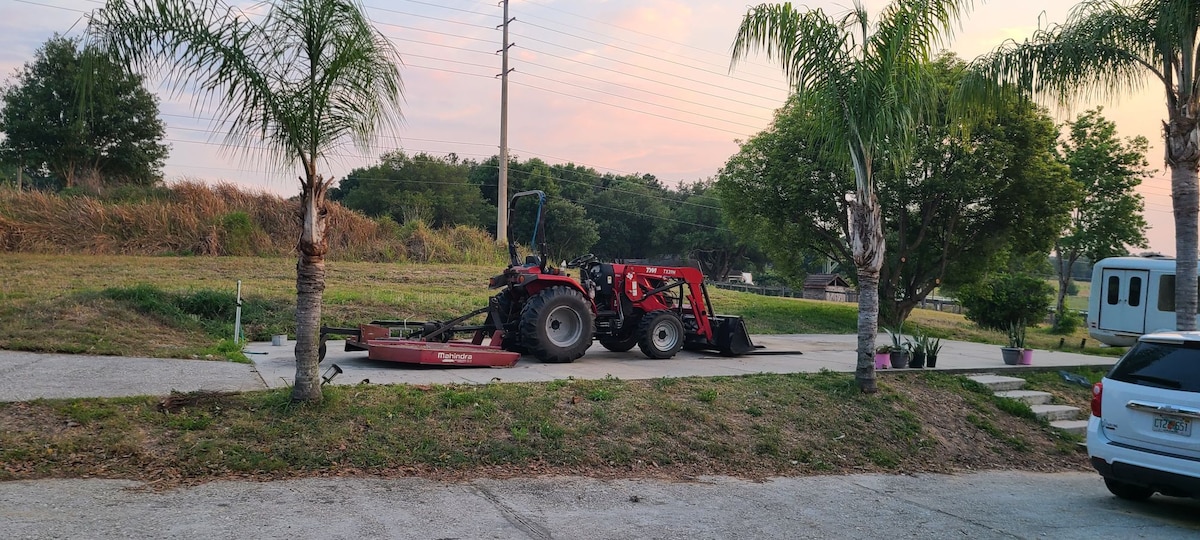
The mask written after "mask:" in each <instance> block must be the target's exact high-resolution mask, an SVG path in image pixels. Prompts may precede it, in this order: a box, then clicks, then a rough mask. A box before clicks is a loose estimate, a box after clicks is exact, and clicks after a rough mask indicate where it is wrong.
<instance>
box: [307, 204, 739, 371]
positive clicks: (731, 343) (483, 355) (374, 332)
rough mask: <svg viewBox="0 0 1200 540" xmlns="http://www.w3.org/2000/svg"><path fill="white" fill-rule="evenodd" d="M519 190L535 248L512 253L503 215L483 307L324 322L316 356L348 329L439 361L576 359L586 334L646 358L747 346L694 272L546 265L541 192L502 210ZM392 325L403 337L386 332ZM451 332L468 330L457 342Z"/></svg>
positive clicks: (392, 349)
mask: <svg viewBox="0 0 1200 540" xmlns="http://www.w3.org/2000/svg"><path fill="white" fill-rule="evenodd" d="M524 197H537V218H536V220H535V224H534V234H533V242H532V243H533V244H535V245H536V246H537V249H538V254H537V255H529V256H527V257H526V258H525V260H524V261H521V260H520V258H519V257H518V255H517V243H516V241H515V239H514V238H513V234H512V229H513V227H512V224H511V221H510V224H509V228H508V229H509V230H508V231H507V232H508V251H509V257H510V264H509V266H508V268H505V269H504V273H502V274H500V275H498V276H495V277H493V278H491V279H490V280H489V283H488V287H489V288H491V289H499V292H497V293H496V294H495V295H494V296H492V297H491V299H490V300H489V301H488V305H487V307H484V308H480V309H478V310H475V311H473V312H471V313H468V314H466V315H463V316H461V317H458V318H456V319H454V320H451V321H447V322H440V321H431V322H423V323H414V322H401V321H373V322H372V323H370V324H365V325H361V326H360V327H359V328H357V329H347V328H322V329H321V332H322V335H321V343H322V346H321V351H322V357H324V350H325V349H324V341H325V337H326V335H328V334H345V335H347V339H346V349H347V350H366V351H367V357H368V358H371V359H373V360H386V361H394V362H404V363H415V364H440V365H477V366H511V365H513V364H515V363H516V361H517V359H519V358H520V355H521V354H526V355H529V356H532V357H534V358H537V359H538V360H540V361H542V362H554V363H561V362H574V361H575V359H577V358H579V357H581V356H583V354H584V352H585V351H587V349H588V347H590V346H591V345H592V341H593V340H596V341H599V342H600V345H602V346H603V347H604V348H606V349H608V350H610V351H616V352H625V351H628V350H630V349H632V348H633V347H634V346H635V345H636V346H637V347H638V348H639V349H641V351H642V353H643V354H645V355H646V356H648V357H650V358H670V357H672V356H675V353H677V352H679V350H680V349H685V348H686V349H691V350H713V351H716V352H718V353H720V354H723V355H729V356H733V355H741V354H746V353H748V352H750V351H752V350H754V348H755V346H754V344H753V343H751V342H750V335H749V334H748V333H747V332H746V325H745V322H744V321H743V320H742V318H741V317H737V316H731V315H717V314H715V313H714V312H713V311H712V302H711V301H710V300H709V297H708V289H707V288H706V287H705V285H704V275H703V274H702V273H701V272H700V271H699V270H698V269H695V268H688V267H664V266H651V265H635V264H618V263H604V262H600V261H599V260H598V259H597V258H596V257H595V256H594V255H591V254H588V255H583V256H580V257H576V258H575V259H574V260H572V261H570V262H568V263H566V267H567V268H577V269H579V279H575V278H572V277H570V276H568V275H566V273H564V272H563V271H562V270H560V269H558V268H553V267H551V266H549V265H548V257H547V253H546V244H545V225H544V220H543V215H542V210H543V207H544V206H545V200H546V194H545V193H543V192H541V191H523V192H521V193H517V194H515V195H513V196H512V197H511V198H510V199H509V215H512V214H513V213H514V212H515V210H516V206H517V202H518V200H520V199H522V198H524ZM480 315H486V318H485V320H484V321H483V323H482V324H474V325H472V324H466V321H468V320H470V319H471V318H473V317H478V316H480ZM414 327H415V328H416V329H415V330H413V329H412V328H414ZM393 331H399V332H400V333H401V334H402V336H403V337H393V336H392V333H393ZM455 334H470V335H471V336H472V337H471V340H470V341H456V340H453V337H454V335H455Z"/></svg>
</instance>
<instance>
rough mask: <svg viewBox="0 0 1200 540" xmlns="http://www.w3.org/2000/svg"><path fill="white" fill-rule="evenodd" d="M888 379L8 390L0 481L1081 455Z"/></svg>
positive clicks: (0, 432)
mask: <svg viewBox="0 0 1200 540" xmlns="http://www.w3.org/2000/svg"><path fill="white" fill-rule="evenodd" d="M880 387H881V391H880V393H878V394H876V395H862V394H860V393H859V392H858V390H857V388H856V387H855V384H854V381H853V378H852V376H851V375H850V374H839V373H829V372H824V373H814V374H796V375H752V376H741V377H711V378H682V379H673V378H664V379H657V380H649V381H624V380H619V379H615V378H608V379H604V380H595V381H584V380H570V379H569V380H557V381H552V382H548V383H505V384H491V385H483V386H428V387H426V386H409V385H401V386H386V387H385V386H350V387H326V389H325V396H326V398H325V401H324V402H323V403H321V404H319V405H310V406H298V405H293V404H291V403H290V402H289V396H288V393H287V392H286V391H284V390H277V391H264V392H250V393H245V394H240V395H225V396H213V395H177V396H172V397H170V398H168V399H166V400H163V401H160V400H159V399H157V398H126V399H77V400H53V401H50V400H39V401H34V402H26V403H10V404H0V463H2V464H3V465H2V468H0V479H7V480H12V479H27V478H44V477H79V476H92V477H119V478H132V479H138V480H144V481H152V482H158V481H161V482H164V483H165V484H175V483H178V482H194V481H203V480H209V479H215V478H222V477H229V476H249V477H256V478H262V479H269V478H283V477H294V476H309V475H355V474H370V475H389V474H396V475H413V474H416V475H426V476H437V477H459V476H461V477H469V476H473V475H479V474H487V475H491V476H508V475H520V474H583V475H588V476H600V477H606V476H654V477H669V478H691V477H694V476H696V475H701V474H728V475H736V476H743V477H751V478H757V477H765V476H772V475H804V474H829V473H844V472H869V471H880V472H888V471H891V472H897V471H903V472H909V473H912V472H920V471H931V472H932V471H936V472H951V471H956V470H974V469H998V468H999V469H1003V468H1019V469H1025V470H1043V471H1044V470H1081V469H1086V466H1087V465H1086V460H1085V459H1084V457H1083V456H1082V455H1080V454H1078V453H1077V452H1076V451H1075V448H1074V447H1075V444H1076V443H1077V442H1078V439H1077V438H1076V437H1072V436H1066V435H1062V434H1060V433H1058V432H1057V431H1056V430H1053V429H1050V428H1048V427H1047V426H1045V425H1044V424H1042V423H1039V422H1037V421H1034V420H1031V419H1029V418H1028V416H1029V414H1030V413H1029V410H1028V407H1023V406H1013V405H1012V404H1011V403H1009V404H1001V401H1000V400H998V399H997V398H995V397H994V396H992V395H991V394H990V393H989V392H988V391H987V390H985V389H983V388H982V387H981V386H979V385H977V384H974V383H971V382H969V381H967V380H965V379H962V378H959V377H953V376H950V375H945V374H940V373H936V372H928V373H920V374H917V373H913V374H890V375H889V376H887V377H884V378H883V379H882V380H881V384H880ZM1065 390H1066V391H1068V392H1072V391H1073V392H1075V393H1078V394H1086V393H1087V392H1088V390H1087V389H1083V388H1075V389H1071V388H1066V389H1065Z"/></svg>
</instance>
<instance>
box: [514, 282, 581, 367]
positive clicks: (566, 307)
mask: <svg viewBox="0 0 1200 540" xmlns="http://www.w3.org/2000/svg"><path fill="white" fill-rule="evenodd" d="M593 321H594V316H593V315H592V310H591V309H588V305H587V302H586V301H584V299H583V295H582V294H580V293H579V291H576V290H574V289H571V288H568V287H551V288H549V289H546V290H543V291H542V292H540V293H538V294H536V295H533V296H531V297H530V298H529V300H528V301H527V302H526V303H525V307H524V308H523V309H522V310H521V345H522V346H523V347H524V348H525V349H526V352H527V353H528V354H530V355H532V356H533V357H534V358H537V359H538V360H541V361H542V362H546V363H550V364H562V363H567V362H574V361H575V359H576V358H579V357H580V356H583V353H584V352H586V351H587V349H588V347H590V346H591V345H592V333H593V331H594V330H593V328H592V323H593Z"/></svg>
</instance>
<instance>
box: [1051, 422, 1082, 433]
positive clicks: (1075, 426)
mask: <svg viewBox="0 0 1200 540" xmlns="http://www.w3.org/2000/svg"><path fill="white" fill-rule="evenodd" d="M1050 427H1053V428H1057V429H1059V430H1062V431H1065V432H1067V433H1074V434H1076V435H1086V434H1087V427H1088V421H1087V420H1055V421H1053V422H1050Z"/></svg>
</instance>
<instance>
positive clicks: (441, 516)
mask: <svg viewBox="0 0 1200 540" xmlns="http://www.w3.org/2000/svg"><path fill="white" fill-rule="evenodd" d="M0 531H3V536H4V537H5V538H38V539H41V538H72V539H74V538H186V539H189V540H191V539H195V538H205V539H209V538H238V539H241V538H288V539H305V538H314V539H318V538H319V539H332V538H353V539H360V538H421V539H452V538H453V539H468V538H470V539H476V538H494V539H532V540H549V539H553V538H558V539H568V538H570V539H629V538H661V539H707V538H712V539H737V538H743V539H748V538H755V539H757V538H771V539H784V538H788V539H790V538H887V539H895V538H923V539H924V538H955V539H963V538H970V539H973V540H974V539H990V538H1051V539H1056V540H1059V539H1073V538H1078V539H1087V540H1094V539H1097V538H1120V539H1130V538H1155V539H1173V538H1180V539H1183V538H1188V539H1194V538H1197V537H1198V536H1200V501H1194V500H1188V499H1174V498H1170V497H1162V496H1155V497H1154V498H1153V499H1151V500H1150V501H1149V502H1146V503H1130V502H1128V501H1122V500H1119V499H1116V498H1114V497H1112V496H1111V495H1109V494H1108V492H1107V491H1106V490H1105V489H1104V485H1103V483H1102V482H1101V480H1100V478H1099V476H1097V475H1095V474H1089V473H1062V474H1035V473H1024V472H984V473H977V474H963V475H954V476H945V475H921V476H891V475H852V476H827V477H804V478H780V479H775V480H770V481H766V482H749V481H744V480H736V479H730V478H700V479H697V480H696V481H694V482H689V483H678V482H661V481H653V480H616V481H602V480H594V479H587V478H576V477H570V478H531V479H510V480H495V479H478V480H474V481H470V482H465V483H446V482H435V481H430V480H423V479H416V478H402V479H305V480H294V481H281V482H267V483H257V482H214V483H210V484H204V485H201V486H197V487H190V488H182V489H176V490H171V491H165V492H154V491H148V490H145V489H139V485H138V484H136V483H133V482H126V481H112V480H53V481H46V480H43V481H33V482H4V483H0Z"/></svg>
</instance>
